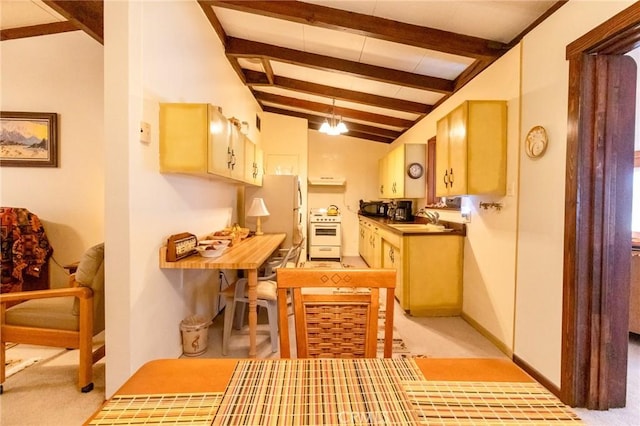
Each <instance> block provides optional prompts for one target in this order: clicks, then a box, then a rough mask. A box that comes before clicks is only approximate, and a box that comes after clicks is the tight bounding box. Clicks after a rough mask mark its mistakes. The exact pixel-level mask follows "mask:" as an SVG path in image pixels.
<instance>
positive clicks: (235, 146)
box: [229, 125, 245, 180]
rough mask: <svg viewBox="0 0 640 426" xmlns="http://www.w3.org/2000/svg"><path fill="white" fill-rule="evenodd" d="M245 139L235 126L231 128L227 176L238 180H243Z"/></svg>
mask: <svg viewBox="0 0 640 426" xmlns="http://www.w3.org/2000/svg"><path fill="white" fill-rule="evenodd" d="M244 140H245V137H244V135H243V134H242V133H240V130H239V129H238V128H237V127H236V126H233V125H232V126H231V144H230V149H231V165H230V168H229V175H230V176H231V177H232V178H234V179H238V180H244V165H245V164H244V162H245V155H244V148H245V143H244Z"/></svg>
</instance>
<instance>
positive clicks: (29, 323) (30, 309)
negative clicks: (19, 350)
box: [5, 296, 80, 331]
mask: <svg viewBox="0 0 640 426" xmlns="http://www.w3.org/2000/svg"><path fill="white" fill-rule="evenodd" d="M74 300H75V297H73V296H68V297H54V298H51V299H33V300H27V301H26V302H22V303H20V304H18V305H15V306H12V307H11V308H9V309H7V312H6V320H5V323H6V324H8V325H20V326H25V327H41V328H52V329H62V330H72V331H77V330H79V320H80V317H79V316H77V315H71V309H72V307H73V302H74Z"/></svg>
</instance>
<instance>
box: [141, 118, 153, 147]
mask: <svg viewBox="0 0 640 426" xmlns="http://www.w3.org/2000/svg"><path fill="white" fill-rule="evenodd" d="M140 142H142V143H150V142H151V124H149V123H147V122H144V121H141V122H140Z"/></svg>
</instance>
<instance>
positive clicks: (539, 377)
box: [513, 354, 560, 398]
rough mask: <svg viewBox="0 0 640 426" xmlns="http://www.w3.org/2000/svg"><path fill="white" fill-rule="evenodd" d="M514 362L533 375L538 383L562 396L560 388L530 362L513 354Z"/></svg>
mask: <svg viewBox="0 0 640 426" xmlns="http://www.w3.org/2000/svg"><path fill="white" fill-rule="evenodd" d="M513 363H514V364H515V365H517V366H518V367H520V368H522V369H523V370H524V371H526V373H527V374H528V375H530V376H531V377H533V378H534V379H535V380H536V381H537V382H538V383H540V384H541V385H542V386H544V387H545V388H547V389H548V390H549V392H551V393H552V394H554V395H555V396H557V397H558V398H560V388H559V387H558V386H556V385H554V384H553V383H551V382H550V381H549V380H548V379H547V378H546V377H544V376H543V375H542V374H540V372H539V371H538V370H536V369H535V368H533V367H532V366H531V365H530V364H528V363H527V362H526V361H524V360H523V359H522V358H520V357H519V356H518V355H515V354H514V355H513Z"/></svg>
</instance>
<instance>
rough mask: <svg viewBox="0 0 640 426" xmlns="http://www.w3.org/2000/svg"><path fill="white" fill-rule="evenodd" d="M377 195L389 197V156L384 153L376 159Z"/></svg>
mask: <svg viewBox="0 0 640 426" xmlns="http://www.w3.org/2000/svg"><path fill="white" fill-rule="evenodd" d="M378 181H379V182H378V195H379V196H380V197H381V198H389V195H390V193H391V192H390V188H391V186H390V185H389V156H388V155H385V156H384V157H382V158H381V159H380V161H378Z"/></svg>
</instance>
